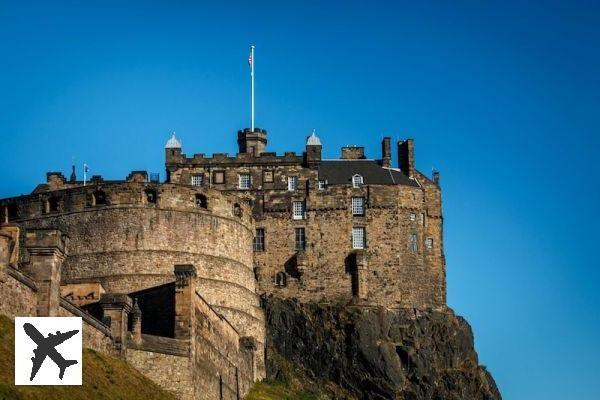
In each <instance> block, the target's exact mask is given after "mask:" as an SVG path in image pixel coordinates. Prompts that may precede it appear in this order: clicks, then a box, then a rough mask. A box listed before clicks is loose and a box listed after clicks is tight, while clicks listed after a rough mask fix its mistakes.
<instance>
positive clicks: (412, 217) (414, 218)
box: [409, 213, 417, 221]
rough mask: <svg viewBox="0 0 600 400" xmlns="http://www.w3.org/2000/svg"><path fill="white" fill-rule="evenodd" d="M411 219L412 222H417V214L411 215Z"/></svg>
mask: <svg viewBox="0 0 600 400" xmlns="http://www.w3.org/2000/svg"><path fill="white" fill-rule="evenodd" d="M409 218H410V220H411V221H416V219H417V215H416V214H415V213H410V216H409Z"/></svg>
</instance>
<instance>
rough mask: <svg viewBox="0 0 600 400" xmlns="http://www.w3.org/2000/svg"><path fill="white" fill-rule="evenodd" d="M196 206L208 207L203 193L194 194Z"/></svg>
mask: <svg viewBox="0 0 600 400" xmlns="http://www.w3.org/2000/svg"><path fill="white" fill-rule="evenodd" d="M196 207H198V208H208V199H207V198H206V196H205V195H203V194H197V195H196Z"/></svg>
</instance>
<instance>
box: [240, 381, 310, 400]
mask: <svg viewBox="0 0 600 400" xmlns="http://www.w3.org/2000/svg"><path fill="white" fill-rule="evenodd" d="M319 398H320V397H319V396H318V395H315V394H311V393H308V392H306V391H303V390H295V389H292V388H290V387H289V386H288V385H286V384H284V383H280V382H260V383H256V384H255V385H254V386H253V387H252V390H251V391H250V393H248V396H246V400H318V399H319Z"/></svg>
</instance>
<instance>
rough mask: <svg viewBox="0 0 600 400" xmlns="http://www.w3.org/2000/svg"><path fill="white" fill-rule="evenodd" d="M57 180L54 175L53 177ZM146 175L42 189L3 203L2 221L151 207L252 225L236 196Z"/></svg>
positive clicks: (250, 217)
mask: <svg viewBox="0 0 600 400" xmlns="http://www.w3.org/2000/svg"><path fill="white" fill-rule="evenodd" d="M53 176H55V175H53ZM146 176H147V175H145V172H133V173H131V174H130V175H129V176H128V179H127V180H125V181H104V180H102V179H96V180H94V181H93V182H90V183H88V184H86V185H85V186H84V185H83V182H81V183H78V182H77V183H64V184H63V185H56V184H53V185H52V186H50V185H48V186H45V187H44V186H43V185H40V186H38V188H37V189H36V190H35V191H34V192H33V193H32V194H30V195H22V196H18V197H12V198H6V199H0V221H1V222H3V223H8V222H18V221H21V220H27V219H31V218H39V217H44V216H52V215H60V214H66V213H77V212H85V211H91V210H98V209H104V208H110V207H113V208H114V207H126V206H127V207H149V208H161V209H171V210H174V211H185V212H193V213H212V214H216V215H218V216H220V217H226V218H233V219H236V220H240V221H242V222H243V223H244V224H245V225H247V226H250V225H251V224H252V216H251V209H250V207H249V206H248V205H247V204H244V203H243V202H242V201H241V200H240V199H239V198H238V197H237V196H235V195H233V194H228V193H223V192H219V191H217V190H214V189H210V188H205V187H202V188H201V187H195V186H191V185H183V184H172V183H153V182H148V181H147V180H146V179H145V178H146Z"/></svg>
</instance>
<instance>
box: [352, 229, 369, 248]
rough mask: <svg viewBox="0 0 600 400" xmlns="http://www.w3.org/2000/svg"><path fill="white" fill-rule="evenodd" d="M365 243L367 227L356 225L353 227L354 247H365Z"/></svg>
mask: <svg viewBox="0 0 600 400" xmlns="http://www.w3.org/2000/svg"><path fill="white" fill-rule="evenodd" d="M365 243H366V241H365V228H363V227H362V226H355V227H354V228H352V248H353V249H364V248H365Z"/></svg>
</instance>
